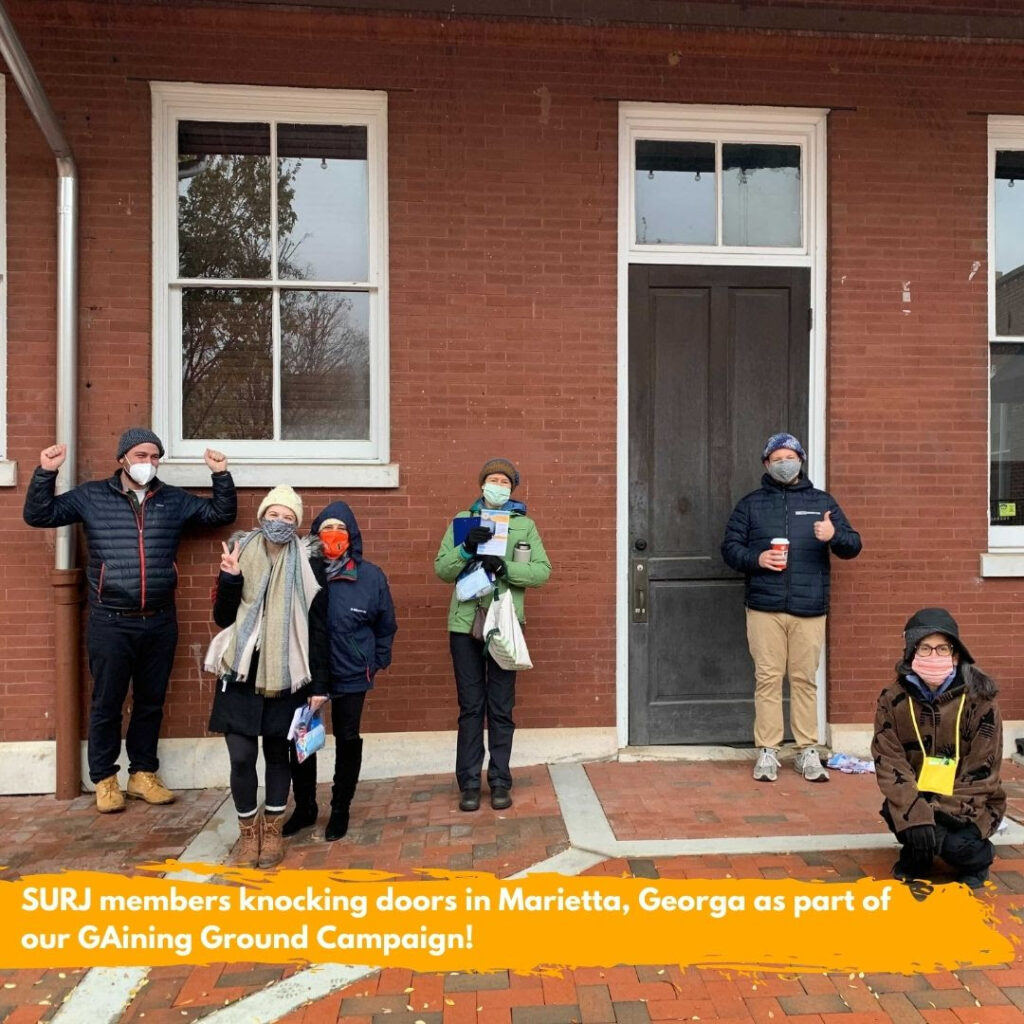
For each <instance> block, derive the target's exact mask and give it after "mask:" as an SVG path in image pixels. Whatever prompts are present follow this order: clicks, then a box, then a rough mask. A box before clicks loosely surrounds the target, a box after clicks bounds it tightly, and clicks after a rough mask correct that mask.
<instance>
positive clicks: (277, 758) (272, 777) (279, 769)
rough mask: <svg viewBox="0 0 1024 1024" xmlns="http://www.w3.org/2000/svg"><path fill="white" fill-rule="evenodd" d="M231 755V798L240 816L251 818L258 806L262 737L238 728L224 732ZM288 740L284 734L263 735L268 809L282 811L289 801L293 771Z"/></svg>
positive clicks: (279, 812) (274, 812)
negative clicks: (259, 757)
mask: <svg viewBox="0 0 1024 1024" xmlns="http://www.w3.org/2000/svg"><path fill="white" fill-rule="evenodd" d="M224 740H225V742H226V743H227V745H228V757H230V758H231V799H232V800H234V802H235V810H236V811H237V812H238V816H239V817H240V818H251V817H252V816H253V815H254V814H255V813H256V810H257V806H258V805H257V801H256V790H257V788H258V785H259V780H258V779H257V777H256V755H257V753H258V750H259V738H258V737H256V736H242V735H241V734H240V733H237V732H229V733H225V734H224ZM288 746H289V743H288V740H286V739H285V738H284V737H283V736H264V737H263V760H264V762H265V764H266V789H267V792H266V810H267V811H268V812H269V813H271V814H281V813H283V812H284V809H285V805H286V804H287V803H288V789H289V787H290V785H291V775H290V773H289V771H288Z"/></svg>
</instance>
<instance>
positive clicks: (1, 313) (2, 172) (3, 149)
mask: <svg viewBox="0 0 1024 1024" xmlns="http://www.w3.org/2000/svg"><path fill="white" fill-rule="evenodd" d="M6 97H7V78H6V76H5V75H0V487H14V486H15V485H16V484H17V482H18V464H17V462H15V461H14V460H13V459H9V458H8V457H7V98H6Z"/></svg>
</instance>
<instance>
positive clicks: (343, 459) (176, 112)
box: [150, 82, 398, 487]
mask: <svg viewBox="0 0 1024 1024" xmlns="http://www.w3.org/2000/svg"><path fill="white" fill-rule="evenodd" d="M150 88H151V92H152V104H153V124H152V132H153V139H152V145H153V407H152V408H153V411H152V424H153V429H154V430H155V431H156V433H157V434H159V435H160V437H161V438H162V439H163V440H164V445H165V447H166V449H167V457H166V458H165V459H164V461H163V462H162V463H161V469H160V476H161V478H162V479H165V480H167V481H168V482H170V483H177V484H187V485H193V486H194V485H202V484H208V483H209V470H208V469H207V468H206V465H205V463H204V462H203V459H202V451H203V449H204V448H205V447H207V444H209V445H211V446H213V447H215V448H220V449H221V450H223V451H224V452H225V454H226V455H227V456H228V461H229V468H230V469H231V471H232V473H233V475H234V477H235V480H236V483H238V484H239V485H241V486H254V487H255V486H273V485H274V484H277V483H280V482H281V481H282V480H286V481H287V482H288V483H290V484H293V485H296V486H314V485H315V486H321V487H323V486H327V487H332V486H333V487H396V486H398V466H397V465H395V464H392V463H390V461H389V459H390V416H389V414H390V402H389V333H388V225H387V205H388V197H387V181H388V177H387V94H386V93H383V92H367V91H355V90H332V89H294V88H272V87H266V86H235V85H202V84H196V83H179V82H151V83H150ZM179 121H235V122H246V121H249V122H256V123H260V124H268V123H269V124H270V125H271V126H274V125H276V124H277V123H279V122H284V123H293V124H345V125H362V126H365V128H366V132H367V162H368V168H369V181H368V185H369V191H368V214H369V239H368V240H369V251H368V269H367V279H366V280H365V281H333V282H330V284H331V286H332V287H334V288H337V289H342V288H347V289H350V290H353V291H360V292H365V293H367V294H368V295H369V296H370V429H369V434H370V437H369V440H368V441H358V440H350V441H342V440H339V441H304V440H279V441H256V440H252V441H250V440H244V441H238V440H235V441H232V440H230V439H219V438H209V439H208V440H206V439H204V440H203V441H195V440H194V439H189V440H186V439H183V438H182V426H181V323H180V309H181V306H180V302H175V301H173V299H172V291H173V290H174V289H179V290H180V289H181V288H184V287H188V286H191V285H193V284H196V285H201V286H202V287H215V286H218V285H220V286H222V287H231V285H232V282H230V281H229V282H223V283H221V282H216V281H208V280H205V279H204V280H203V281H202V282H201V283H200V282H194V281H192V280H191V279H188V280H185V279H182V278H179V276H178V225H177V153H178V122H179ZM319 283H321V282H318V284H319ZM268 284H269V282H268ZM275 387H277V382H275ZM342 445H343V446H344V448H345V451H344V454H343V455H341V456H340V457H339V455H338V449H339V447H340V446H342Z"/></svg>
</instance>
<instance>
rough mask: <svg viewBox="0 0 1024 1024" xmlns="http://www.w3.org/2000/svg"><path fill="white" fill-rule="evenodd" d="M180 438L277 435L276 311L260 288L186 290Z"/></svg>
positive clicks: (183, 309) (269, 296)
mask: <svg viewBox="0 0 1024 1024" xmlns="http://www.w3.org/2000/svg"><path fill="white" fill-rule="evenodd" d="M181 320H182V323H181V359H182V367H181V403H182V416H181V419H182V427H181V429H182V436H183V437H186V438H207V437H225V438H232V439H246V438H254V439H262V438H270V437H273V429H274V380H273V364H274V357H273V340H272V320H273V308H272V304H271V292H270V291H267V290H264V289H257V288H231V289H229V288H185V289H183V290H182V296H181Z"/></svg>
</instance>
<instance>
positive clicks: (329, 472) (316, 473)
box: [0, 453, 398, 489]
mask: <svg viewBox="0 0 1024 1024" xmlns="http://www.w3.org/2000/svg"><path fill="white" fill-rule="evenodd" d="M0 465H2V464H0ZM228 470H229V471H230V473H231V475H232V477H233V478H234V481H235V486H236V487H276V486H277V485H278V484H289V485H290V486H292V487H318V488H319V487H326V488H330V489H338V488H349V487H369V488H384V487H397V486H398V463H397V462H391V463H385V464H381V463H358V462H286V461H284V460H281V461H280V462H275V461H272V460H269V459H266V460H261V461H258V462H255V461H254V462H248V461H242V460H232V459H231V457H230V453H229V455H228ZM160 479H161V480H163V482H164V483H166V484H174V485H175V486H177V487H209V486H210V470H209V469H208V468H207V465H206V463H205V462H203V461H202V459H177V460H175V459H166V460H164V461H163V462H161V463H160Z"/></svg>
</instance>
